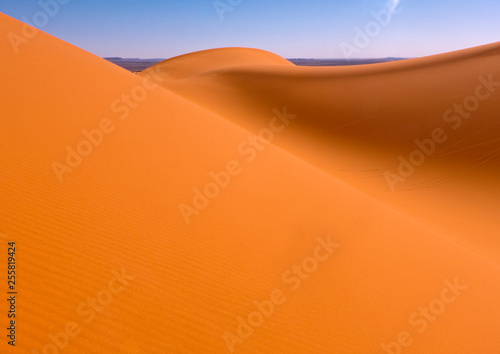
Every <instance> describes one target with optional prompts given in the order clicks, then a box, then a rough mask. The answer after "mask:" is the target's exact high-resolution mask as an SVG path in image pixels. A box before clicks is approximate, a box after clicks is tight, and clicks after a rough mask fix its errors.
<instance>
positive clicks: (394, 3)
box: [389, 0, 401, 12]
mask: <svg viewBox="0 0 500 354" xmlns="http://www.w3.org/2000/svg"><path fill="white" fill-rule="evenodd" d="M400 2H401V0H389V11H391V12H394V10H396V8H397V7H398V5H399V3H400Z"/></svg>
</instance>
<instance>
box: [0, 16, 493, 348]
mask: <svg viewBox="0 0 500 354" xmlns="http://www.w3.org/2000/svg"><path fill="white" fill-rule="evenodd" d="M21 31H22V24H21V23H20V22H18V21H16V20H14V19H12V18H10V17H7V16H4V15H2V16H1V17H0V34H1V35H2V38H7V35H8V34H9V33H11V32H12V33H20V32H21ZM0 46H1V48H0V49H1V51H0V53H1V55H0V57H1V58H2V63H3V64H4V65H2V66H1V68H0V70H1V73H0V74H1V77H2V80H3V85H2V88H1V90H2V92H1V95H0V97H1V107H2V115H1V126H2V129H1V133H0V134H1V138H0V145H1V147H0V151H2V155H1V168H2V173H1V174H0V189H1V193H0V195H1V197H2V203H1V204H0V225H1V230H0V232H1V235H0V236H1V238H0V244H1V245H2V246H1V248H2V254H3V256H1V258H0V264H1V267H2V269H3V271H4V272H6V271H7V242H8V241H12V240H14V241H15V242H16V265H17V270H18V272H17V283H16V289H15V290H16V291H17V295H16V318H15V321H16V322H15V328H16V330H15V331H16V332H15V333H16V342H15V344H16V347H15V348H14V347H12V346H10V345H8V344H7V341H8V340H9V338H8V337H6V334H7V330H6V328H7V327H8V326H9V324H8V322H7V320H8V318H7V313H8V311H9V306H10V305H9V302H7V301H2V302H1V305H0V313H2V314H4V315H3V316H2V317H1V318H2V319H1V320H0V321H1V323H2V328H5V329H4V330H3V331H4V332H3V333H4V335H2V338H3V340H2V342H1V343H0V346H1V348H2V349H1V351H2V352H5V353H231V352H235V353H384V352H386V353H399V352H400V351H401V352H402V351H404V352H405V353H464V354H465V353H467V354H470V353H496V352H497V351H498V349H499V348H500V340H499V338H500V337H499V336H498V331H497V329H496V323H497V320H498V318H499V316H500V307H499V306H497V305H498V299H499V297H500V282H499V275H500V273H499V269H498V267H497V266H496V265H495V262H493V261H492V260H491V259H486V258H484V257H482V256H481V255H480V254H477V253H473V252H471V251H470V250H469V249H467V248H466V247H462V246H461V245H459V244H457V242H456V240H455V239H453V237H454V236H455V233H454V231H453V228H452V227H450V228H449V229H446V231H447V232H446V233H445V232H436V231H433V230H431V229H430V228H429V227H427V226H426V225H425V224H423V223H421V222H419V221H418V220H417V219H416V218H414V216H413V215H412V214H410V213H408V214H405V213H403V212H402V211H401V210H398V209H395V208H393V207H390V206H387V205H385V204H384V203H382V202H381V201H380V200H378V199H376V198H374V197H373V196H371V195H368V194H369V193H366V191H365V192H360V190H361V189H362V188H360V187H359V186H356V188H353V187H352V186H351V185H349V184H346V183H345V180H343V179H342V178H340V177H341V176H340V175H339V176H336V175H335V174H329V173H325V172H324V171H322V170H321V169H320V168H318V165H317V162H318V161H319V160H315V159H313V157H314V154H313V153H312V150H311V151H310V150H307V154H306V150H302V148H303V147H304V146H305V145H307V143H311V144H312V142H311V140H308V139H309V138H308V135H307V132H306V127H307V125H308V124H309V123H307V124H306V123H305V122H306V121H307V120H308V119H309V118H308V116H307V114H306V113H307V110H306V109H305V108H304V106H303V105H304V103H303V102H302V101H301V100H298V99H290V100H288V97H285V96H283V97H284V98H286V99H279V98H277V99H276V101H275V102H274V101H273V100H272V99H271V98H272V97H270V96H269V95H268V94H267V93H266V92H265V91H263V92H262V93H261V94H262V97H263V98H262V100H264V101H265V100H266V99H269V102H268V104H267V106H266V107H267V108H266V109H264V108H263V106H262V107H256V108H255V113H256V114H257V113H258V112H259V109H262V115H256V116H255V117H254V118H253V122H254V123H250V122H249V123H248V125H246V126H244V124H243V123H242V122H243V121H244V119H245V118H249V117H247V116H246V115H245V114H246V113H245V112H246V110H247V109H249V107H248V106H244V105H243V101H245V102H246V101H247V100H248V99H249V98H248V97H243V96H241V97H240V99H241V100H242V101H241V102H242V104H241V105H239V106H238V105H236V106H235V107H234V110H232V111H230V110H229V108H224V109H225V111H224V112H222V111H217V110H216V109H215V108H214V107H208V106H207V105H206V102H200V101H197V100H194V95H185V97H183V96H184V95H183V94H181V95H179V94H177V93H174V92H172V91H175V90H169V89H165V88H163V87H160V86H159V85H160V84H161V85H165V86H166V87H168V83H167V81H166V80H167V79H166V78H165V77H164V76H163V75H164V74H163V73H162V69H161V67H160V68H159V69H158V70H156V69H155V71H153V72H150V73H149V75H147V74H146V73H145V74H144V75H143V76H137V75H134V74H131V73H128V72H127V71H125V70H123V69H120V68H118V67H115V66H114V65H112V64H110V63H108V62H106V61H105V60H103V59H100V58H97V57H95V56H93V55H91V54H89V53H87V52H85V51H83V50H80V49H78V48H76V47H73V46H71V45H69V44H67V43H65V42H63V41H60V40H58V39H56V38H54V37H51V36H49V35H47V34H45V33H43V32H39V33H38V34H37V35H36V36H35V37H33V38H30V40H29V41H27V42H26V43H23V44H22V45H21V46H19V48H18V49H19V52H18V53H16V52H15V51H14V50H13V48H12V46H11V44H10V42H9V40H7V39H4V40H3V41H2V42H0ZM259 53H261V52H259ZM266 58H267V59H266ZM264 59H265V60H264ZM268 59H269V61H270V62H272V63H270V64H264V65H266V68H267V69H266V70H270V71H272V70H276V75H282V74H280V70H284V69H285V68H287V66H289V65H288V64H286V63H285V64H283V62H282V61H281V60H280V59H277V58H276V57H274V56H272V55H267V54H265V55H264V54H263V56H258V58H257V56H256V59H255V60H256V61H258V62H259V63H260V60H263V61H266V63H267V62H268V61H267V60H268ZM229 61H230V60H228V62H229ZM245 65H247V64H245ZM259 65H260V64H259ZM290 67H291V68H293V66H290ZM271 68H275V69H272V70H271ZM183 70H184V69H183ZM320 76H321V75H319V74H318V80H319V77H320ZM256 80H257V81H256V82H258V80H259V79H258V77H257V76H256ZM325 80H329V78H328V77H326V78H325ZM246 82H247V81H245V82H244V83H246ZM346 82H347V81H346ZM452 86H453V85H451V84H450V90H451V87H452ZM244 87H245V85H243V84H242V86H241V89H244ZM302 89H303V88H301V87H300V85H298V88H297V90H302ZM232 90H233V89H232V88H231V87H229V88H228V91H232ZM283 90H285V91H284V92H286V90H292V88H291V87H288V83H287V82H286V80H284V81H283ZM194 91H195V89H193V94H194ZM297 92H298V91H297ZM352 94H353V95H355V94H356V93H355V92H353V93H352ZM450 94H451V95H453V94H454V92H453V91H451V93H450ZM235 97H236V96H235ZM256 97H257V96H256ZM346 97H347V96H346ZM255 99H256V98H255ZM352 100H353V101H352V102H354V98H352ZM220 102H221V103H222V101H220ZM332 107H333V106H332ZM264 111H265V113H264ZM237 117H241V121H238V122H237ZM402 119H403V118H402ZM259 120H260V122H261V123H262V125H261V127H262V128H264V127H268V130H266V131H265V132H266V133H263V134H264V135H265V134H269V131H271V132H273V131H274V133H273V134H275V135H276V142H278V140H279V139H281V137H286V136H291V135H287V134H292V133H288V132H289V131H291V132H292V131H293V134H294V135H293V136H295V137H296V140H299V139H298V137H301V138H303V139H304V141H305V143H304V145H297V146H298V148H297V150H296V152H297V155H295V154H294V153H292V150H289V148H290V146H292V145H293V144H292V145H288V146H286V144H285V145H283V144H282V145H283V146H277V145H274V144H262V142H261V141H256V139H255V138H254V137H252V136H250V130H252V129H255V128H256V127H257V126H258V125H257V122H258V121H259ZM235 123H241V124H235ZM251 124H256V125H255V126H252V125H251ZM297 127H303V128H304V135H301V134H302V132H300V131H298V130H297V129H298V128H297ZM360 130H363V129H362V128H360ZM360 134H361V133H360ZM365 136H366V137H369V134H366V135H365ZM400 141H404V139H400ZM283 142H284V141H281V143H283ZM371 143H374V142H373V141H363V140H362V139H361V140H360V141H359V142H358V144H359V147H358V150H355V152H356V153H357V154H361V153H362V152H363V151H366V152H367V153H368V151H369V150H368V148H367V146H369V144H371ZM348 144H351V145H355V144H354V140H349V141H348V142H346V143H345V144H344V145H342V146H343V147H344V148H347V147H348V146H349V145H348ZM278 145H279V144H278ZM293 146H295V145H293ZM330 148H331V146H330V145H328V144H325V146H324V149H325V150H324V151H319V150H318V151H317V153H318V156H321V154H322V153H324V154H325V155H327V154H329V153H330V151H331V150H329V149H330ZM304 149H305V148H304ZM380 149H381V150H380V151H383V149H382V148H380ZM299 153H300V156H299ZM371 154H372V155H373V158H375V159H376V158H377V156H378V155H377V149H375V148H374V150H373V152H372V153H371ZM353 155H356V154H355V153H353ZM306 157H310V158H311V160H308V159H306ZM368 157H369V156H366V157H365V159H366V160H367V161H368V160H369V158H368ZM321 158H322V157H318V159H321ZM359 161H362V159H361V158H360V160H359ZM359 163H361V162H359ZM321 167H323V166H321ZM344 177H345V176H344ZM487 181H488V180H487ZM470 183H471V184H470V188H471V189H470V192H471V193H473V189H472V188H473V187H474V186H475V185H474V184H472V182H470ZM353 185H354V184H353ZM374 189H375V187H374ZM480 201H481V200H478V202H477V203H480ZM484 201H486V198H485V200H484ZM427 208H429V209H430V210H434V212H435V213H448V212H451V211H449V210H443V209H442V208H440V206H439V205H433V204H428V205H427ZM485 227H488V226H485ZM477 228H478V231H479V228H480V226H477ZM4 274H5V273H4ZM1 289H2V291H4V292H5V294H6V292H7V281H6V279H4V280H3V284H2V285H1Z"/></svg>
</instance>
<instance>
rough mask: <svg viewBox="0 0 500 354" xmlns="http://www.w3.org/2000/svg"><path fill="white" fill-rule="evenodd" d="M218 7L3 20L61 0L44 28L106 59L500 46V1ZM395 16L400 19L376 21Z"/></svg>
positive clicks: (87, 6) (95, 10)
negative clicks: (248, 50)
mask: <svg viewBox="0 0 500 354" xmlns="http://www.w3.org/2000/svg"><path fill="white" fill-rule="evenodd" d="M58 1H60V2H61V3H65V2H66V4H60V3H59V2H58ZM216 1H218V3H217V4H218V5H219V8H220V10H219V12H220V13H218V12H217V10H216V8H215V6H214V3H215V1H214V0H177V1H172V0H141V1H139V0H120V1H116V0H22V1H21V0H2V2H1V3H0V12H3V13H5V14H7V15H10V16H12V17H15V18H17V19H20V20H22V19H27V20H28V21H31V22H32V23H34V24H35V25H36V22H33V21H34V16H35V19H36V14H37V13H38V14H39V12H40V11H44V10H42V6H41V4H43V3H47V4H50V3H51V2H52V3H54V2H55V3H56V4H58V7H59V9H58V11H56V12H57V13H53V14H52V15H53V16H47V18H48V21H46V23H43V22H40V21H39V25H38V26H37V27H39V28H41V29H42V30H44V31H46V32H48V33H50V34H52V35H54V36H56V37H58V38H61V39H63V40H65V41H67V42H70V43H72V44H74V45H76V46H78V47H80V48H83V49H85V50H87V51H90V52H92V53H94V54H96V55H98V56H121V57H141V58H170V57H173V56H177V55H181V54H185V53H189V52H194V51H198V50H203V49H211V48H218V47H233V46H237V47H252V48H260V49H265V50H269V51H271V52H274V53H276V54H279V55H281V56H283V57H286V58H343V57H347V56H349V57H356V58H379V57H390V56H391V57H419V56H425V55H431V54H437V53H442V52H448V51H452V50H458V49H463V48H468V47H473V46H477V45H481V44H487V43H492V42H497V41H500V20H499V15H500V1H498V0H470V1H462V0H454V1H452V0H297V1H294V0H288V1H287V0H216ZM49 9H54V7H53V6H49ZM388 9H394V10H395V13H393V14H392V15H391V18H390V20H389V21H387V18H388V17H387V16H386V17H385V23H382V24H381V22H380V21H379V22H376V19H375V18H374V15H373V14H374V13H380V12H381V11H388ZM224 10H225V11H224ZM49 11H51V10H49ZM39 18H40V19H42V20H43V16H42V17H39ZM382 22H383V21H382ZM360 33H361V34H360ZM356 36H357V37H356ZM363 36H364V39H363ZM356 38H357V40H356Z"/></svg>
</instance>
